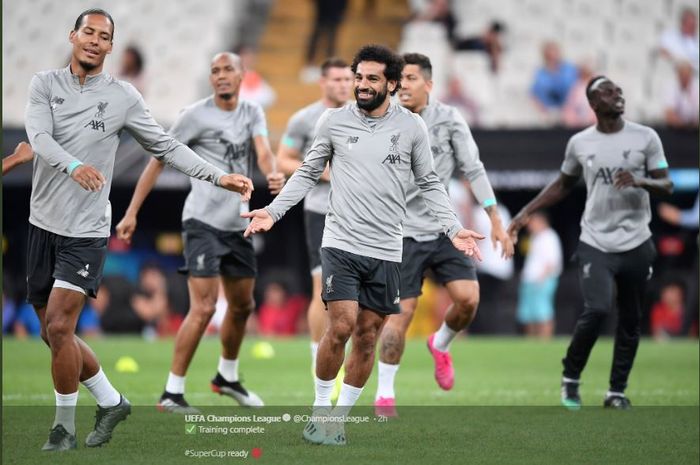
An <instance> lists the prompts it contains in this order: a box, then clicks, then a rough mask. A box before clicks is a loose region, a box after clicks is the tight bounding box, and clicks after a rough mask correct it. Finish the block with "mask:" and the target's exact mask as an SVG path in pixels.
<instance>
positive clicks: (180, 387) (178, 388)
mask: <svg viewBox="0 0 700 465" xmlns="http://www.w3.org/2000/svg"><path fill="white" fill-rule="evenodd" d="M165 390H166V392H169V393H170V394H184V393H185V377H184V376H178V375H176V374H175V373H173V372H172V371H171V372H170V373H168V382H167V383H166V384H165Z"/></svg>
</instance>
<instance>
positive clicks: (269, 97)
mask: <svg viewBox="0 0 700 465" xmlns="http://www.w3.org/2000/svg"><path fill="white" fill-rule="evenodd" d="M237 53H238V56H239V57H241V64H242V65H243V70H244V74H243V80H242V81H241V91H240V93H239V94H238V95H239V97H240V98H241V99H243V100H250V101H252V102H256V103H258V104H260V106H261V107H263V108H268V107H270V106H272V104H273V103H275V100H277V94H276V93H275V90H274V89H273V88H272V87H271V86H270V84H268V83H267V81H266V80H265V78H263V77H262V76H261V75H260V73H258V72H257V71H255V61H256V59H257V57H256V53H255V50H253V49H252V48H249V47H242V48H240V49H239V50H238V52H237Z"/></svg>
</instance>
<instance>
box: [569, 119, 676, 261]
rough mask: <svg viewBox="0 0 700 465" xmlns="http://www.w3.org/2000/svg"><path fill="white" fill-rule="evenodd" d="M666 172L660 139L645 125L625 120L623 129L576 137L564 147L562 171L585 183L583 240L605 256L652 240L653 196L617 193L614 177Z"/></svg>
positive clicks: (639, 190)
mask: <svg viewBox="0 0 700 465" xmlns="http://www.w3.org/2000/svg"><path fill="white" fill-rule="evenodd" d="M665 168H668V163H667V162H666V157H665V156H664V149H663V147H662V146H661V140H660V139H659V136H658V134H656V132H655V131H654V130H653V129H651V128H649V127H646V126H642V125H641V124H637V123H632V122H630V121H625V122H624V127H623V129H622V130H621V131H618V132H616V133H613V134H605V133H602V132H599V131H598V130H597V129H596V127H595V126H591V127H589V128H587V129H584V130H583V131H581V132H579V133H577V134H574V136H572V137H571V139H569V143H568V145H567V146H566V155H565V158H564V163H563V164H562V166H561V171H562V172H563V173H564V174H567V175H569V176H580V175H581V174H583V178H584V180H585V182H586V189H587V191H588V192H587V198H586V208H585V211H584V213H583V217H582V218H581V238H580V239H581V241H582V242H585V243H586V244H588V245H590V246H592V247H595V248H597V249H599V250H602V251H603V252H625V251H627V250H631V249H634V248H635V247H637V246H639V245H640V244H642V243H643V242H644V241H646V240H647V239H648V238H649V237H651V231H650V230H649V221H651V209H650V207H649V193H648V192H647V191H646V190H644V189H642V188H639V187H625V188H624V189H616V188H615V186H614V181H615V175H616V174H617V172H618V171H621V170H628V171H630V172H631V173H632V174H634V175H636V176H645V174H646V172H647V171H652V170H657V169H665Z"/></svg>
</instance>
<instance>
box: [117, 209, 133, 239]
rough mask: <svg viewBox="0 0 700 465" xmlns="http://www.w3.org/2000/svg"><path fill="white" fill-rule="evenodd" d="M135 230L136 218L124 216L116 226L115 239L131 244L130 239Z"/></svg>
mask: <svg viewBox="0 0 700 465" xmlns="http://www.w3.org/2000/svg"><path fill="white" fill-rule="evenodd" d="M135 230H136V216H135V215H124V218H122V220H121V221H120V222H119V224H118V225H117V238H118V239H121V240H122V241H125V242H126V243H127V244H131V238H132V236H133V235H134V231H135Z"/></svg>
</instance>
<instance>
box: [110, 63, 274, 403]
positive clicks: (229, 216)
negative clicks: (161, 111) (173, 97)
mask: <svg viewBox="0 0 700 465" xmlns="http://www.w3.org/2000/svg"><path fill="white" fill-rule="evenodd" d="M244 74H245V69H244V67H243V64H242V62H241V59H240V57H239V56H238V55H235V54H233V53H228V52H223V53H217V54H216V55H215V56H214V57H213V58H212V60H211V63H210V67H209V83H210V85H211V87H212V90H213V95H211V96H209V97H206V98H204V99H202V100H199V101H197V102H195V103H194V104H192V105H190V106H188V107H187V108H185V109H184V110H183V111H182V112H181V113H180V115H179V116H178V118H177V120H176V121H175V123H174V124H173V126H172V128H170V133H171V134H172V135H173V137H175V138H176V139H178V140H179V141H180V142H182V143H184V144H187V145H188V146H190V147H192V148H193V150H194V151H195V152H197V153H198V154H199V155H200V156H201V157H202V158H204V159H205V160H207V161H209V162H210V163H212V164H214V165H216V166H219V167H221V168H223V169H235V170H238V171H240V172H243V173H250V172H251V170H252V165H253V157H255V159H256V161H257V163H258V166H259V168H260V170H261V171H262V172H263V173H264V174H265V175H266V176H267V179H268V186H269V188H270V192H272V193H273V194H275V193H277V192H278V191H279V189H280V188H281V187H282V185H283V183H284V176H283V175H282V174H281V173H276V172H275V159H274V154H273V153H272V150H271V149H270V144H269V141H268V139H267V123H266V122H265V114H264V113H263V110H262V107H261V106H260V105H259V104H257V103H255V102H250V101H246V100H241V99H240V96H239V94H240V85H241V82H242V80H243V76H244ZM162 169H163V164H162V163H158V162H157V161H155V160H154V161H152V162H151V163H149V164H148V166H147V167H146V169H145V170H144V172H143V174H142V175H141V178H140V179H139V181H138V183H137V184H136V188H135V189H134V195H133V197H132V199H131V203H130V204H129V207H128V209H127V211H126V214H125V215H124V218H123V219H122V220H121V221H120V222H119V224H118V225H117V234H118V236H119V237H120V238H122V239H124V240H126V241H130V240H131V237H132V235H133V233H134V230H135V228H136V217H137V214H138V212H139V210H140V209H141V206H142V205H143V202H144V200H145V198H146V196H147V195H148V193H149V192H150V191H151V189H152V188H153V186H154V185H155V182H156V180H157V178H158V176H159V174H160V173H161V171H162ZM247 211H248V204H247V203H243V202H241V201H240V199H239V198H238V197H235V196H232V195H230V194H229V193H227V192H223V193H222V192H219V191H218V190H216V189H212V188H211V187H210V186H209V185H207V184H206V183H202V182H200V181H198V180H193V181H192V190H191V191H190V193H189V195H188V196H187V199H186V200H185V205H184V208H183V211H182V236H183V242H184V251H183V254H184V256H185V267H184V268H183V269H181V271H183V272H185V271H186V272H187V274H188V275H189V276H188V289H189V294H190V311H189V312H188V314H187V317H186V318H185V321H184V322H183V324H182V325H181V326H180V329H179V330H178V333H177V335H176V338H175V350H174V356H173V361H172V364H171V370H170V373H169V374H168V380H167V382H166V385H165V389H164V392H163V394H162V395H161V398H160V400H159V402H158V407H159V408H160V409H161V410H164V411H168V412H173V413H192V412H193V409H192V407H190V406H189V404H188V403H187V401H186V400H185V398H184V394H185V377H186V374H187V370H188V368H189V365H190V362H191V360H192V357H193V356H194V353H195V350H196V349H197V345H198V343H199V340H200V338H201V337H202V335H203V334H204V331H205V330H206V327H207V325H208V324H209V321H210V320H211V318H212V315H213V314H214V310H215V308H214V303H215V302H216V300H217V298H218V295H219V288H220V285H223V288H224V292H225V294H226V298H227V300H228V306H227V310H226V313H227V315H226V316H225V317H224V319H223V322H222V327H221V331H220V335H221V345H222V355H221V357H220V359H219V369H218V372H217V374H216V376H215V377H214V379H213V380H212V383H211V387H212V390H214V392H216V393H218V394H223V395H228V396H230V397H232V398H233V399H234V400H236V401H237V402H238V403H239V404H242V405H246V406H261V405H262V404H263V402H262V400H261V399H260V398H259V397H258V396H257V395H256V394H255V393H254V392H252V391H248V390H246V389H244V388H243V386H242V385H241V383H240V381H239V379H238V351H239V349H240V346H241V343H242V340H243V337H244V334H245V322H246V319H247V318H248V316H249V315H250V313H251V312H252V310H253V308H254V303H253V289H254V286H255V277H256V275H257V260H256V258H255V250H254V248H253V244H252V240H250V238H244V237H243V231H244V230H245V228H246V226H247V225H248V220H246V219H244V218H242V217H241V213H243V212H247Z"/></svg>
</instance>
